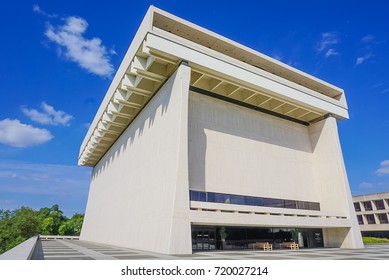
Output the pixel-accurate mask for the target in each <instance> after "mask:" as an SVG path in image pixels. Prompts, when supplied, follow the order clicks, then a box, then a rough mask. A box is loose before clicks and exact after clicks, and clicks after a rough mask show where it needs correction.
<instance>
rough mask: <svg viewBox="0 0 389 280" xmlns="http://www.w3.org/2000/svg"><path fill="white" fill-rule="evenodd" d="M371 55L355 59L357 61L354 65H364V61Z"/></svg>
mask: <svg viewBox="0 0 389 280" xmlns="http://www.w3.org/2000/svg"><path fill="white" fill-rule="evenodd" d="M372 56H373V55H372V54H371V53H368V54H366V55H364V56H360V57H358V58H357V61H356V62H355V65H360V64H362V63H364V62H365V61H366V60H368V59H370V58H371V57H372Z"/></svg>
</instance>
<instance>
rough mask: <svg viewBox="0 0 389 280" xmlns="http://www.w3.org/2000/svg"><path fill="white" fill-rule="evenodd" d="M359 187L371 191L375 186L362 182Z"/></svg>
mask: <svg viewBox="0 0 389 280" xmlns="http://www.w3.org/2000/svg"><path fill="white" fill-rule="evenodd" d="M359 187H360V188H361V189H371V188H373V187H374V185H373V184H372V183H367V182H362V183H360V184H359Z"/></svg>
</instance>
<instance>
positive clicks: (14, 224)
mask: <svg viewBox="0 0 389 280" xmlns="http://www.w3.org/2000/svg"><path fill="white" fill-rule="evenodd" d="M83 219H84V215H83V214H75V215H73V217H72V218H70V219H68V218H67V217H66V216H65V215H64V214H63V212H62V211H61V210H60V209H59V206H58V205H57V204H55V205H53V206H52V207H50V208H49V207H44V208H41V209H39V211H35V210H33V209H31V208H29V207H21V208H19V209H16V210H14V211H10V210H1V209H0V254H2V253H4V252H5V251H7V250H9V249H11V248H13V247H15V246H16V245H18V244H20V243H22V242H23V241H25V240H26V239H28V238H30V237H32V236H34V235H37V234H44V235H58V234H61V235H80V232H81V227H82V222H83Z"/></svg>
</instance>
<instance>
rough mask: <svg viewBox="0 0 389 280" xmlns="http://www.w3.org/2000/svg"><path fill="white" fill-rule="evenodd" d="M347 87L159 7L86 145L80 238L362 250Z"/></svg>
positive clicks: (195, 246) (204, 246)
mask: <svg viewBox="0 0 389 280" xmlns="http://www.w3.org/2000/svg"><path fill="white" fill-rule="evenodd" d="M347 118H348V109H347V103H346V99H345V95H344V92H343V90H342V89H340V88H337V87H335V86H333V85H331V84H328V83H326V82H324V81H321V80H319V79H317V78H315V77H312V76H310V75H308V74H305V73H303V72H301V71H299V70H297V69H294V68H292V67H290V66H288V65H285V64H283V63H281V62H279V61H277V60H275V59H272V58H270V57H267V56H265V55H263V54H261V53H259V52H257V51H254V50H252V49H250V48H247V47H245V46H243V45H240V44H238V43H236V42H234V41H231V40H229V39H227V38H225V37H222V36H220V35H218V34H215V33H213V32H211V31H209V30H206V29H204V28H202V27H199V26H197V25H195V24H193V23H190V22H188V21H185V20H183V19H181V18H178V17H176V16H174V15H171V14H169V13H167V12H165V11H162V10H160V9H157V8H155V7H153V6H151V7H150V8H149V10H148V12H147V14H146V16H145V18H144V19H143V22H142V24H141V25H140V27H139V29H138V31H137V33H136V35H135V37H134V39H133V41H132V43H131V45H130V47H129V49H128V51H127V53H126V55H125V57H124V59H123V61H122V64H121V65H120V68H119V69H118V71H117V73H116V75H115V77H114V79H113V81H112V84H111V86H110V87H109V89H108V91H107V93H106V96H105V98H104V100H103V101H102V104H101V106H100V108H99V110H98V112H97V113H96V116H95V118H94V120H93V123H92V125H91V127H90V129H89V131H88V133H87V135H86V137H85V139H84V141H83V143H82V145H81V149H80V155H79V164H80V165H86V166H92V167H93V172H92V178H91V185H90V191H89V197H88V204H87V209H86V213H85V220H84V225H83V228H82V232H81V239H83V240H88V241H94V242H100V243H106V244H112V245H119V246H125V247H130V248H134V249H139V250H146V251H153V252H160V253H167V254H188V253H192V252H193V251H195V250H213V249H236V248H239V249H245V248H252V245H253V243H255V242H258V241H266V242H271V243H273V244H274V246H273V247H274V248H277V245H279V244H280V243H281V242H283V241H291V240H293V241H295V242H298V244H299V245H300V247H323V246H324V247H342V248H360V247H363V244H362V241H361V234H360V231H359V227H358V223H357V220H356V216H355V211H354V207H353V204H352V198H351V194H350V190H349V185H348V180H347V175H346V171H345V167H344V162H343V156H342V152H341V147H340V142H339V137H338V131H337V120H341V119H347Z"/></svg>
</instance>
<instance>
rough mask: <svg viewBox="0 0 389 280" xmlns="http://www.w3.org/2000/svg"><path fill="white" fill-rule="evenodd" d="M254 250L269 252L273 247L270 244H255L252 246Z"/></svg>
mask: <svg viewBox="0 0 389 280" xmlns="http://www.w3.org/2000/svg"><path fill="white" fill-rule="evenodd" d="M254 249H259V250H264V251H271V250H273V245H272V244H270V243H269V242H256V243H255V244H254Z"/></svg>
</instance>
